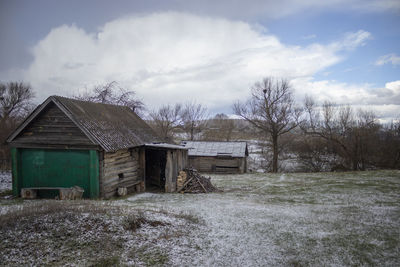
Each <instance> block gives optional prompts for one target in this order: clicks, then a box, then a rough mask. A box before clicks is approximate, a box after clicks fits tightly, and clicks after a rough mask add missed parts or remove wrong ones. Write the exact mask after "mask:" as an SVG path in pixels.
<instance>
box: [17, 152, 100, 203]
mask: <svg viewBox="0 0 400 267" xmlns="http://www.w3.org/2000/svg"><path fill="white" fill-rule="evenodd" d="M20 164H21V166H19V167H20V168H19V169H20V175H21V182H22V185H21V188H23V187H72V186H75V185H77V186H80V187H82V188H83V189H84V190H85V192H84V197H91V196H93V194H91V192H90V188H91V186H90V178H91V173H90V171H91V168H90V166H91V164H90V151H89V150H50V149H21V150H20Z"/></svg>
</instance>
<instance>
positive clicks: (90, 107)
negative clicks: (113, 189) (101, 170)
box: [50, 96, 161, 152]
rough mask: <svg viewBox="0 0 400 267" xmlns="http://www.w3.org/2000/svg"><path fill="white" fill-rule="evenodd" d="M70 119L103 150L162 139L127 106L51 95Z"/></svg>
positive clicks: (114, 149) (113, 149) (117, 148)
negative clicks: (63, 108)
mask: <svg viewBox="0 0 400 267" xmlns="http://www.w3.org/2000/svg"><path fill="white" fill-rule="evenodd" d="M50 98H52V99H53V100H54V101H55V102H56V104H57V103H58V104H61V105H62V106H63V107H65V109H66V110H67V111H68V112H69V113H70V114H67V115H69V116H71V118H72V119H73V121H75V123H76V124H78V127H80V128H81V129H82V130H83V131H84V132H85V133H86V134H87V135H90V136H91V137H92V139H94V140H95V142H96V143H97V144H98V145H100V146H101V147H102V148H103V149H104V150H105V151H107V152H112V151H117V150H119V149H124V148H130V147H135V146H141V145H144V144H148V143H153V142H160V141H161V139H160V138H159V137H158V136H157V134H156V133H155V132H154V131H153V129H151V128H150V126H149V125H147V124H146V123H145V122H144V121H143V120H142V119H141V118H140V117H139V116H138V115H136V113H134V112H133V111H132V110H131V109H130V108H128V107H124V106H117V105H109V104H100V103H93V102H88V101H80V100H76V99H70V98H66V97H61V96H51V97H50Z"/></svg>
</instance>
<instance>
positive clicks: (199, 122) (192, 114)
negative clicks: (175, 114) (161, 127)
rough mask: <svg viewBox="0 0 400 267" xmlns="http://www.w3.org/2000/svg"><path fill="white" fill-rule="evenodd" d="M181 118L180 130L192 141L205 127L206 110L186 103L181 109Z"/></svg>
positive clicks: (193, 103) (198, 105) (194, 104)
mask: <svg viewBox="0 0 400 267" xmlns="http://www.w3.org/2000/svg"><path fill="white" fill-rule="evenodd" d="M181 117H182V129H183V130H184V132H185V133H186V134H187V136H188V138H189V139H190V140H194V139H195V137H196V135H198V134H199V133H201V132H202V131H203V130H204V128H205V127H206V123H207V121H206V118H207V109H206V108H205V107H203V106H202V105H201V104H196V103H195V102H188V103H186V104H185V106H184V108H183V109H182V112H181Z"/></svg>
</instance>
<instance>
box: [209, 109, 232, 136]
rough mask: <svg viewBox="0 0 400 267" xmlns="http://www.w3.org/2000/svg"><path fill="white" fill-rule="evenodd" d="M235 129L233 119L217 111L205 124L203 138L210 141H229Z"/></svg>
mask: <svg viewBox="0 0 400 267" xmlns="http://www.w3.org/2000/svg"><path fill="white" fill-rule="evenodd" d="M234 129H235V121H234V120H232V119H229V117H228V116H227V115H226V114H224V113H219V114H217V115H215V116H214V118H213V119H211V120H210V121H209V123H208V125H207V129H206V131H205V136H204V139H206V140H212V141H230V140H231V139H232V135H233V131H234Z"/></svg>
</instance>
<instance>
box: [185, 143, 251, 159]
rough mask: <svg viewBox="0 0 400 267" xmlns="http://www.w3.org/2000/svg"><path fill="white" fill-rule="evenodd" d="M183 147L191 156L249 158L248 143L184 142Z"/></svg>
mask: <svg viewBox="0 0 400 267" xmlns="http://www.w3.org/2000/svg"><path fill="white" fill-rule="evenodd" d="M182 145H184V146H185V147H186V148H188V149H189V151H188V155H189V156H211V157H215V156H227V157H239V158H242V157H245V156H248V151H247V143H246V142H242V141H237V142H207V141H183V142H182Z"/></svg>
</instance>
